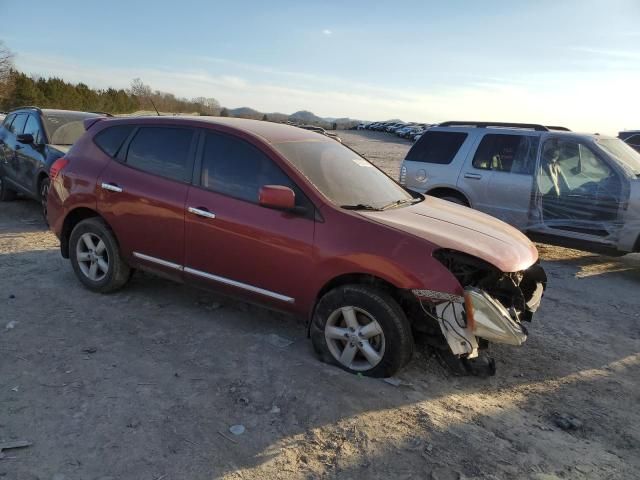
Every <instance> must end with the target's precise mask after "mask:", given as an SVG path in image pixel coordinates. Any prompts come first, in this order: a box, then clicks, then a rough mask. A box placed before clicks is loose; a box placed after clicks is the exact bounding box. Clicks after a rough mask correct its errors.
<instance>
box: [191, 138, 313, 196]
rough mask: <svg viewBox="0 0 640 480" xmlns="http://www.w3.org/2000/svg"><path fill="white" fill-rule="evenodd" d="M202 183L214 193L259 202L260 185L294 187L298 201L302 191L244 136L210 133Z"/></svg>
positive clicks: (201, 176)
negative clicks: (245, 139) (242, 137)
mask: <svg viewBox="0 0 640 480" xmlns="http://www.w3.org/2000/svg"><path fill="white" fill-rule="evenodd" d="M200 184H201V185H202V186H203V187H204V188H206V189H209V190H213V191H214V192H218V193H222V194H224V195H229V196H230V197H234V198H238V199H241V200H246V201H249V202H254V203H258V196H259V193H260V188H261V187H263V186H265V185H282V186H285V187H289V188H291V189H293V191H294V192H295V194H296V204H298V205H302V202H303V195H302V192H300V191H299V190H298V188H297V187H296V186H295V185H294V184H293V182H292V181H291V180H290V179H289V177H288V176H287V175H286V174H285V173H284V172H283V171H282V170H281V169H280V168H279V167H278V166H277V165H275V164H274V163H273V161H272V160H271V159H270V158H269V157H267V156H266V155H265V154H264V153H262V152H261V151H260V150H259V149H257V148H256V147H254V146H253V145H251V144H250V143H248V142H245V141H244V140H242V139H240V138H236V137H233V136H230V135H224V134H218V133H207V134H206V136H205V142H204V151H203V156H202V168H201V174H200Z"/></svg>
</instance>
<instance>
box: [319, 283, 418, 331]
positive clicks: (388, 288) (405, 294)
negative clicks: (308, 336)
mask: <svg viewBox="0 0 640 480" xmlns="http://www.w3.org/2000/svg"><path fill="white" fill-rule="evenodd" d="M354 284H357V285H370V286H372V287H376V288H379V289H381V290H384V291H385V292H387V293H388V294H389V295H391V297H392V298H393V299H394V300H395V301H396V302H398V305H400V307H401V308H402V310H404V312H405V314H406V315H407V318H408V319H409V322H411V320H412V315H411V312H413V308H414V307H415V304H416V302H417V300H416V298H415V297H414V296H413V295H412V294H411V293H410V292H409V291H408V290H402V289H400V288H398V287H396V286H395V285H393V284H392V283H390V282H387V281H386V280H384V279H382V278H380V277H376V276H375V275H370V274H367V273H348V274H344V275H340V276H338V277H336V278H334V279H332V280H330V281H329V282H327V283H326V284H325V285H324V286H323V287H322V288H321V289H320V291H319V292H318V295H317V297H316V301H315V305H314V307H313V310H312V312H311V317H310V318H309V321H308V324H309V326H310V325H311V319H312V318H313V315H314V314H315V310H316V308H315V306H316V305H317V304H318V302H319V301H320V299H321V298H322V297H323V296H324V295H325V294H326V293H327V292H329V291H331V290H333V289H334V288H338V287H341V286H343V285H354Z"/></svg>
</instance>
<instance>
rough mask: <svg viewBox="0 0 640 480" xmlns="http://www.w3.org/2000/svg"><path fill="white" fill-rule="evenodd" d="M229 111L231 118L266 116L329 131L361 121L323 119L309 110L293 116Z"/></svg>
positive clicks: (245, 110) (256, 111) (344, 127)
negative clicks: (315, 126) (334, 127)
mask: <svg viewBox="0 0 640 480" xmlns="http://www.w3.org/2000/svg"><path fill="white" fill-rule="evenodd" d="M227 111H228V112H229V116H230V117H237V118H252V119H254V120H262V119H263V118H265V116H266V119H267V120H268V121H270V122H287V121H289V122H293V123H298V124H308V125H317V126H320V127H323V128H327V129H331V128H333V126H334V124H335V126H336V127H337V128H338V129H348V128H351V127H353V126H355V125H357V124H358V123H359V120H353V119H351V118H335V117H327V118H321V117H319V116H317V115H316V114H315V113H313V112H310V111H308V110H299V111H297V112H295V113H292V114H291V115H287V114H286V113H278V112H272V113H265V112H260V111H258V110H255V109H253V108H250V107H239V108H229V109H227Z"/></svg>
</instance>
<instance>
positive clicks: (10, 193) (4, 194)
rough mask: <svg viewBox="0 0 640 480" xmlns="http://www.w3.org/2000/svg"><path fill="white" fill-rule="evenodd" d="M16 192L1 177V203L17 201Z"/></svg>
mask: <svg viewBox="0 0 640 480" xmlns="http://www.w3.org/2000/svg"><path fill="white" fill-rule="evenodd" d="M15 198H16V192H15V191H14V190H11V189H10V188H9V185H7V182H6V181H5V180H4V178H2V177H0V202H10V201H11V200H15Z"/></svg>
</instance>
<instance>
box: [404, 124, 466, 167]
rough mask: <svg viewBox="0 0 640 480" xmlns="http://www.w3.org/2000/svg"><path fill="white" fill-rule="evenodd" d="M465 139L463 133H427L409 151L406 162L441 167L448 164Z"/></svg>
mask: <svg viewBox="0 0 640 480" xmlns="http://www.w3.org/2000/svg"><path fill="white" fill-rule="evenodd" d="M466 138H467V134H466V133H463V132H434V131H427V132H425V133H424V134H423V135H422V137H420V139H419V140H418V141H417V142H416V144H415V145H414V146H413V148H411V150H409V153H408V154H407V160H409V161H410V162H426V163H438V164H441V165H446V164H449V163H451V162H452V161H453V158H454V157H455V156H456V153H458V150H460V147H461V146H462V144H463V143H464V141H465V139H466Z"/></svg>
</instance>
